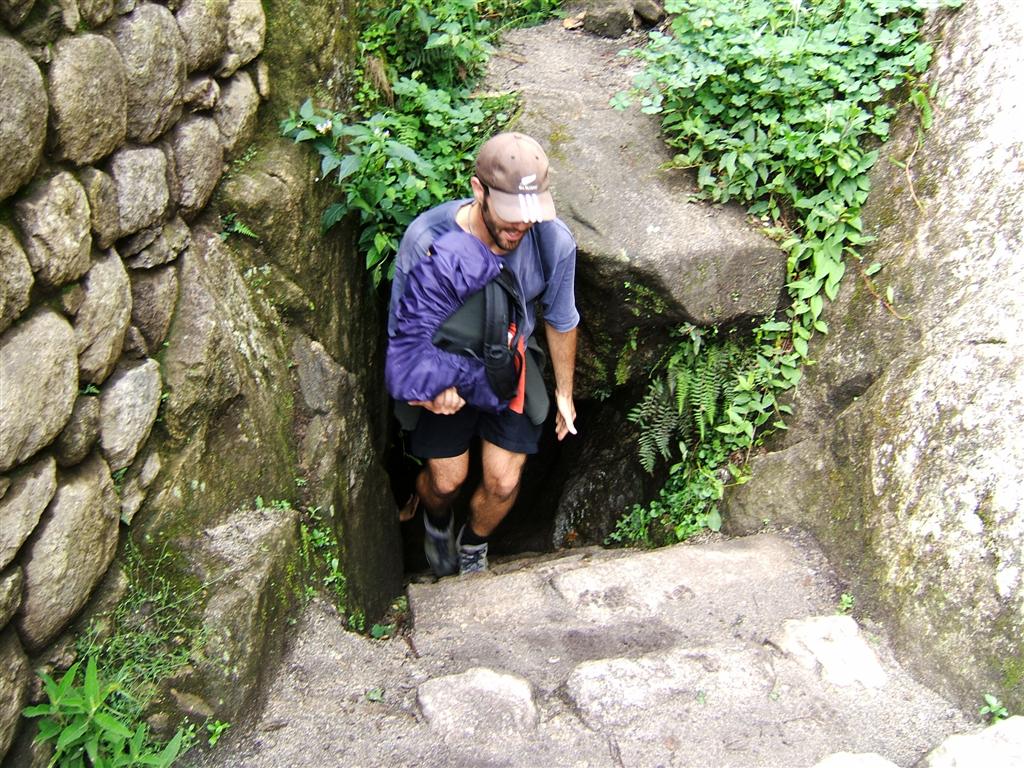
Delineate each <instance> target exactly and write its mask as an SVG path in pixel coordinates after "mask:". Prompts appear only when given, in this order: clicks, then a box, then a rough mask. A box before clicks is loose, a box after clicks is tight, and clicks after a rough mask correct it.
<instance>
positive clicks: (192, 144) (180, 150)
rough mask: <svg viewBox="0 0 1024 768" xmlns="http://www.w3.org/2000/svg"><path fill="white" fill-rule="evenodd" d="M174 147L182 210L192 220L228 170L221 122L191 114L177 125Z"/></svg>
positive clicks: (187, 218)
mask: <svg viewBox="0 0 1024 768" xmlns="http://www.w3.org/2000/svg"><path fill="white" fill-rule="evenodd" d="M170 146H171V151H172V153H173V156H174V172H175V175H176V177H177V180H178V188H179V192H178V199H177V202H178V206H179V212H180V213H181V215H182V217H183V218H185V219H186V220H189V219H191V218H193V217H194V216H195V215H196V214H197V213H199V211H201V210H202V209H203V208H204V207H205V206H206V203H207V202H209V200H210V196H211V195H212V194H213V190H214V188H216V186H217V182H218V181H219V180H220V176H221V173H222V172H223V170H224V167H223V166H224V150H223V148H222V147H221V137H220V131H219V130H218V129H217V123H216V122H214V120H213V119H212V118H210V117H203V116H199V115H190V116H189V117H186V118H184V119H183V120H181V122H179V123H178V124H177V125H176V126H175V127H174V130H173V132H172V133H171V137H170Z"/></svg>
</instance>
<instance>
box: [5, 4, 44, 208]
mask: <svg viewBox="0 0 1024 768" xmlns="http://www.w3.org/2000/svg"><path fill="white" fill-rule="evenodd" d="M18 5H21V4H18ZM31 6H32V4H31V3H26V4H24V5H23V6H22V7H24V8H26V10H25V12H26V13H27V12H28V11H27V8H31ZM5 9H8V12H5ZM0 14H2V15H3V16H5V17H6V18H8V19H9V18H11V16H15V17H17V16H18V15H20V13H19V12H15V11H14V9H13V8H12V7H11V6H10V5H8V3H7V0H4V1H3V2H0ZM0 83H3V84H4V97H3V99H0V168H3V169H4V172H3V174H0V200H5V199H6V198H8V197H10V196H11V195H12V194H14V192H15V191H16V190H17V189H18V188H19V187H21V185H22V184H24V183H25V182H26V181H28V180H29V179H30V178H32V174H33V173H35V170H36V167H37V166H38V165H39V160H40V159H41V158H42V156H43V145H44V143H45V141H46V119H45V115H46V110H47V103H48V102H47V99H46V89H45V88H44V86H43V76H42V74H40V72H39V67H38V66H36V63H35V62H34V61H32V58H31V57H30V56H29V55H28V52H27V51H26V50H25V49H24V48H23V47H22V46H21V45H20V44H19V43H18V42H17V41H15V40H12V39H11V38H9V37H0Z"/></svg>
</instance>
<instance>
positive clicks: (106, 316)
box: [0, 0, 401, 757]
mask: <svg viewBox="0 0 1024 768" xmlns="http://www.w3.org/2000/svg"><path fill="white" fill-rule="evenodd" d="M309 11H310V13H309V14H308V16H309V18H310V19H323V18H325V17H326V18H329V19H331V20H332V21H331V22H330V23H329V24H320V25H317V28H316V30H315V31H312V32H310V33H309V34H308V35H307V34H305V32H306V30H298V31H299V34H292V33H295V32H296V31H297V30H296V29H295V24H296V23H299V22H296V21H295V19H296V18H297V17H296V15H295V13H293V9H290V8H288V7H281V8H279V9H277V10H276V13H278V14H279V15H280V16H281V18H280V19H275V18H273V17H270V18H268V17H267V16H265V15H264V9H263V6H262V5H261V3H260V1H259V0H180V2H168V3H167V4H157V3H148V2H139V1H137V0H77V2H75V0H71V1H70V2H60V3H57V2H50V1H48V0H0V20H2V24H3V26H2V28H0V94H2V95H0V168H2V169H3V173H2V175H0V400H2V408H0V757H2V756H3V754H4V753H5V752H6V751H7V750H8V747H9V745H10V744H11V741H12V739H13V738H14V735H15V732H16V730H17V728H18V713H19V711H20V709H21V707H22V706H24V704H25V703H26V702H27V701H28V698H29V696H30V689H31V679H32V674H31V671H30V670H31V668H33V667H35V666H38V665H39V664H41V663H47V662H48V661H49V660H51V659H55V658H57V656H58V655H59V654H58V649H65V650H66V649H67V647H69V637H73V634H74V631H75V629H76V627H78V626H80V625H81V622H82V621H83V617H85V616H88V615H89V614H90V612H91V611H92V610H93V609H92V608H91V606H90V601H91V600H93V601H95V600H97V599H98V596H99V593H103V592H105V587H103V586H102V585H104V584H107V583H115V584H116V583H118V579H117V578H115V576H116V573H117V571H118V568H117V551H118V546H119V542H120V541H123V540H124V538H125V537H126V536H129V535H130V536H131V537H132V538H133V539H134V540H135V541H136V542H137V543H138V544H139V546H140V547H141V548H143V550H145V549H147V548H156V547H165V546H170V547H171V548H172V549H173V550H175V551H177V552H180V553H182V554H183V555H184V557H183V558H179V560H180V562H182V563H183V566H182V568H183V569H184V570H185V571H188V570H189V569H190V568H192V569H193V570H197V569H198V570H200V571H202V570H205V571H209V572H217V570H218V568H220V569H221V570H222V571H224V572H227V573H235V572H237V573H240V574H241V573H251V572H252V571H251V569H250V568H248V567H247V564H246V561H245V557H244V556H247V557H260V552H263V553H264V554H266V553H267V552H271V553H273V554H274V557H276V558H278V560H276V561H275V562H277V565H273V564H270V565H268V564H267V563H261V564H260V565H261V568H260V573H263V572H264V571H265V574H266V575H265V579H264V580H265V581H266V584H262V585H261V587H260V590H257V589H256V588H255V587H253V586H252V584H251V583H250V582H253V578H249V580H248V581H246V582H245V588H244V589H242V588H241V587H239V585H238V584H237V583H236V584H228V585H227V586H226V587H225V590H227V591H225V592H224V593H223V594H224V595H228V596H229V597H224V596H223V595H222V596H221V597H219V598H218V596H217V594H216V590H211V593H212V597H211V600H210V605H209V606H207V608H206V615H205V616H204V617H203V621H204V622H206V624H207V625H208V629H210V632H209V636H210V637H212V638H213V639H214V641H215V642H217V643H222V642H223V641H224V638H225V637H228V638H230V637H231V635H232V632H233V631H235V632H236V633H237V630H238V628H239V627H248V629H242V631H241V634H243V635H244V636H243V637H238V638H234V639H233V640H232V642H233V643H234V645H233V646H232V647H231V648H229V649H224V648H222V647H221V645H218V646H217V652H218V655H219V656H221V657H223V658H224V659H225V660H226V659H228V658H229V657H230V656H232V654H234V655H235V656H236V657H237V660H238V662H239V664H238V665H237V666H238V667H244V668H245V669H243V671H242V672H240V673H237V674H236V673H235V672H232V673H231V674H227V673H225V672H224V669H225V667H226V664H221V665H220V668H219V669H218V670H213V671H211V670H206V671H204V670H203V669H201V668H200V669H198V670H195V671H194V672H193V679H191V680H177V681H175V684H176V686H177V689H176V693H177V694H180V695H179V696H178V699H177V701H178V707H177V708H178V709H179V710H188V709H189V707H188V706H185V705H183V704H181V702H182V701H186V700H187V701H189V702H192V703H193V704H194V703H195V702H196V701H197V697H202V698H201V704H202V706H200V707H199V710H200V711H202V710H203V709H204V707H205V708H206V709H207V710H208V711H210V712H215V713H217V714H218V716H222V717H223V719H231V718H233V717H235V716H237V715H238V713H239V712H240V711H241V710H242V709H243V708H244V707H245V706H246V705H247V704H248V703H250V700H251V697H252V695H253V693H254V691H255V690H256V688H257V682H258V677H259V675H260V674H261V669H262V668H263V667H265V666H266V664H270V663H272V660H273V653H274V649H275V648H279V647H280V644H281V641H282V639H283V638H282V637H281V636H280V632H279V630H278V628H277V627H276V626H275V625H274V621H273V620H274V617H275V616H277V615H278V613H279V612H278V610H277V608H275V607H268V606H267V605H266V603H267V601H268V599H270V598H268V597H267V595H268V594H271V595H274V594H277V595H278V600H279V602H281V600H284V602H287V600H288V598H287V596H283V595H281V594H280V593H281V584H280V583H275V580H276V581H277V582H279V581H280V578H279V577H280V573H281V572H283V567H281V565H280V562H281V558H284V559H287V558H288V557H292V556H293V555H294V535H295V530H296V527H297V523H296V520H295V518H294V516H291V517H289V516H282V517H280V519H276V520H271V521H266V520H263V518H262V517H261V516H260V515H256V516H255V517H253V515H254V513H252V512H250V511H247V510H246V507H247V506H249V507H251V506H252V501H253V499H254V498H255V497H256V496H263V497H264V498H266V499H274V498H282V499H292V500H294V499H296V498H298V497H299V495H300V492H299V490H298V489H299V487H300V485H301V484H300V485H297V484H296V482H295V480H296V478H300V477H302V478H307V484H306V485H302V486H301V487H302V493H304V494H306V497H305V499H304V500H306V501H308V502H309V503H315V504H317V505H319V506H321V507H322V508H323V510H324V513H325V514H327V515H328V516H332V514H333V519H334V521H335V522H336V523H337V525H338V528H339V532H340V535H341V536H342V539H343V542H344V544H345V557H346V561H347V562H346V564H347V565H350V567H351V570H352V572H353V576H352V584H351V589H352V594H353V596H354V600H355V601H356V604H357V605H358V606H361V607H363V608H364V609H365V610H366V612H367V614H371V615H372V614H373V613H374V612H375V611H379V610H380V609H381V606H382V605H383V604H386V602H387V600H388V599H389V598H390V596H391V595H393V594H394V593H395V592H396V591H397V590H398V588H399V587H400V578H401V565H400V562H398V559H397V519H396V516H395V515H394V513H393V505H392V504H391V501H390V498H389V495H388V493H387V482H386V478H385V477H384V475H383V471H382V470H381V469H380V467H379V463H378V462H377V454H378V453H379V451H380V445H379V440H380V437H379V434H380V431H379V430H377V429H376V425H377V423H378V420H379V418H380V417H379V416H378V415H377V414H378V413H382V412H383V409H381V408H379V406H380V401H379V398H380V394H379V392H380V387H379V382H377V381H375V379H374V376H375V374H374V372H375V371H376V369H377V366H375V365H373V361H374V359H375V358H376V356H378V355H379V333H378V332H377V330H376V329H377V324H376V320H377V316H376V315H375V312H374V306H375V301H374V298H373V297H372V296H371V295H370V294H369V292H368V291H367V290H366V289H365V282H364V280H365V278H364V276H363V273H362V270H361V268H360V267H359V265H358V256H357V254H355V252H354V249H353V248H352V247H351V243H350V237H348V236H347V235H346V234H345V233H341V234H339V235H336V236H334V237H333V238H323V237H321V235H320V233H319V227H318V226H317V225H316V219H317V217H318V216H319V211H320V210H322V208H323V203H324V200H323V196H324V194H325V193H324V192H322V191H317V190H315V189H314V188H313V185H314V181H315V163H314V160H313V159H312V158H311V157H309V156H308V155H306V154H305V153H303V152H301V151H300V149H299V148H293V147H291V146H289V145H288V144H287V143H286V142H285V141H284V140H282V139H281V138H280V137H279V136H277V134H276V130H275V126H276V122H277V120H278V119H280V117H282V116H283V115H282V114H281V112H280V109H278V111H277V113H276V114H273V115H268V114H267V109H266V106H265V105H266V104H267V99H268V98H269V97H270V95H271V92H270V85H271V73H270V71H269V70H270V68H269V66H268V65H267V63H266V61H267V60H271V61H279V62H281V66H282V67H284V66H287V67H289V68H294V67H297V65H296V61H302V60H304V59H305V55H304V54H302V52H301V51H296V50H295V46H296V41H297V40H298V41H305V42H306V44H307V45H309V46H314V47H315V48H316V56H315V61H316V62H318V63H316V64H314V65H311V66H308V67H298V69H299V70H300V72H301V76H297V75H296V73H295V72H294V71H289V72H288V73H287V77H286V78H285V80H286V82H287V84H288V88H287V89H286V91H285V92H284V93H283V94H281V93H279V94H278V97H279V99H288V100H292V99H294V102H293V105H297V104H298V103H299V102H298V99H299V95H300V93H301V94H302V97H303V98H304V97H305V96H306V95H310V94H311V93H312V92H313V90H314V88H320V89H324V88H325V85H324V84H325V82H326V83H327V86H330V85H331V84H332V80H333V79H335V78H336V77H337V70H338V68H339V62H344V61H346V60H349V59H347V58H346V57H347V55H348V52H347V50H346V49H345V47H344V44H345V36H344V35H343V34H342V33H341V32H340V31H339V30H343V29H344V27H345V25H346V24H347V21H346V17H345V14H344V8H343V7H340V6H339V4H337V3H333V2H325V3H318V4H314V5H311V6H309ZM275 25H276V26H275ZM268 29H269V30H271V34H270V35H268ZM275 29H278V30H280V34H278V36H277V38H276V41H275V39H274V36H273V31H274V30H275ZM325 43H327V44H325ZM264 53H265V54H266V55H262V54H264ZM295 56H301V58H299V59H296V58H295ZM261 103H263V104H264V108H263V110H260V106H261ZM278 107H280V105H279V104H278ZM225 180H226V181H227V183H226V184H224V183H222V182H223V181H225ZM228 213H232V214H235V215H237V216H238V217H239V220H242V221H245V222H246V223H247V226H250V227H254V228H255V229H256V230H257V231H258V232H259V238H258V239H257V240H254V241H252V242H238V241H239V240H245V238H243V237H234V238H232V239H226V237H225V235H224V234H223V233H222V232H221V230H222V223H221V222H222V219H221V216H222V215H226V214H228ZM350 314H353V315H355V318H356V319H355V320H353V321H351V322H343V321H346V320H347V319H348V316H349V315H350ZM349 370H355V371H356V372H355V373H349V372H348V371H349ZM237 520H254V521H255V522H253V523H252V524H251V525H243V524H233V521H237ZM253 531H256V532H257V533H258V532H260V531H266V532H267V534H266V535H268V536H272V537H273V540H272V542H271V543H267V542H263V543H260V544H258V546H254V540H255V541H257V542H258V540H259V535H255V534H254V533H253ZM254 536H255V539H254ZM232 540H234V541H240V542H243V543H244V544H245V546H234V547H232V546H230V542H231V541H232ZM227 551H231V552H232V553H234V554H233V555H232V557H231V558H230V559H229V560H225V559H224V558H225V557H226V556H224V555H223V553H224V552H227ZM239 552H241V553H242V554H239ZM243 555H244V556H243ZM367 559H369V560H370V563H369V565H365V564H363V561H365V560H367ZM195 563H199V564H200V565H196V566H195V567H194V568H193V566H192V565H191V564H195ZM223 563H229V565H223ZM218 564H220V565H218ZM229 581H230V580H229ZM231 590H234V591H231ZM261 590H262V591H261ZM274 590H276V592H275V591H274ZM231 595H234V596H235V597H232V596H231ZM239 595H240V597H238V596H239ZM108 597H109V596H108ZM228 603H230V604H231V605H232V608H231V609H230V610H229V609H223V610H221V609H218V608H217V606H218V605H224V604H228ZM278 607H279V606H278ZM218 611H219V612H218ZM231 611H235V613H231ZM243 614H244V615H246V616H249V615H251V616H256V614H258V615H259V617H258V620H256V619H252V620H251V621H249V620H248V619H245V620H241V619H239V618H238V617H239V615H243ZM247 621H248V624H246V622H247ZM218 627H223V628H225V629H224V631H223V632H220V633H219V634H218V631H217V628H218ZM275 633H276V634H275ZM268 637H269V640H268ZM64 658H65V661H66V658H67V657H66V655H65V657H64ZM260 660H262V661H264V662H266V664H264V663H257V662H259V661H260ZM246 670H248V672H246ZM206 672H210V674H205V673H206ZM170 701H171V704H170V705H169V706H172V708H173V704H174V701H173V700H170ZM23 730H24V729H23Z"/></svg>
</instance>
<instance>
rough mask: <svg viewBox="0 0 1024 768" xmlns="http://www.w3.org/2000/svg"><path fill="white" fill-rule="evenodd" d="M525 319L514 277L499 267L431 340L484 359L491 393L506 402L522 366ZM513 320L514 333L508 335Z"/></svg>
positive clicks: (455, 351)
mask: <svg viewBox="0 0 1024 768" xmlns="http://www.w3.org/2000/svg"><path fill="white" fill-rule="evenodd" d="M525 319H526V306H525V303H524V301H523V299H522V298H521V297H520V296H519V292H518V291H517V290H516V285H515V280H514V278H513V277H512V275H511V274H509V272H508V271H507V270H505V269H502V270H501V271H500V272H498V275H497V277H495V278H494V279H493V280H491V281H490V282H489V283H487V285H485V286H484V287H483V288H482V289H481V290H479V291H477V292H476V293H474V294H473V295H472V296H470V297H469V298H468V299H466V301H465V302H464V303H463V304H462V306H461V307H459V309H457V310H456V311H455V312H454V313H452V315H451V316H450V317H449V318H448V319H447V320H445V321H444V323H442V325H441V327H440V328H438V329H437V331H436V332H435V333H434V336H433V339H432V341H433V342H434V344H435V345H436V346H438V347H440V348H441V349H443V350H445V351H447V352H454V353H455V354H458V355H466V356H467V357H472V358H474V359H476V360H479V361H480V362H481V363H483V366H484V370H485V372H486V374H487V382H488V383H489V384H490V385H491V389H493V390H494V394H495V395H497V396H498V399H499V400H502V401H505V402H507V401H509V400H511V399H512V398H513V397H514V396H515V394H516V389H517V385H518V383H519V376H520V373H521V372H522V370H523V355H522V352H520V350H519V346H520V340H521V339H522V334H523V324H524V322H525ZM512 323H515V333H514V334H513V335H512V337H511V338H509V328H510V327H511V325H512ZM481 329H482V332H481Z"/></svg>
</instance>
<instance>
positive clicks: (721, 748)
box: [195, 535, 976, 768]
mask: <svg viewBox="0 0 1024 768" xmlns="http://www.w3.org/2000/svg"><path fill="white" fill-rule="evenodd" d="M409 597H410V610H411V614H412V616H411V618H412V627H411V630H410V631H409V633H408V634H407V635H406V636H403V637H397V638H394V639H391V640H389V641H373V640H370V639H368V638H366V637H363V636H360V635H356V634H353V633H347V632H344V631H343V630H342V629H341V623H340V621H339V619H338V617H337V615H336V614H334V613H333V611H332V609H331V608H330V607H329V606H327V605H325V604H323V603H318V602H315V603H314V604H312V605H311V606H310V609H309V610H308V611H307V613H306V615H305V617H304V619H303V621H302V623H301V624H300V625H299V627H298V629H297V631H296V633H295V636H294V638H293V640H292V644H291V648H290V650H289V652H288V654H287V655H286V659H285V662H284V663H283V665H282V667H281V669H280V670H279V672H278V674H277V676H276V679H275V681H274V682H273V684H272V685H271V686H270V689H269V694H268V699H267V702H266V706H265V708H264V710H263V712H262V713H261V714H260V715H259V717H258V719H257V720H256V722H255V723H254V724H253V725H252V726H251V727H245V728H241V727H240V728H238V729H237V730H233V731H230V732H229V733H228V735H227V736H226V738H225V739H222V743H221V745H220V746H219V747H218V750H217V751H216V752H215V753H213V754H210V755H206V756H198V757H197V758H196V760H197V761H198V762H196V763H195V765H197V766H204V768H215V766H216V767H217V768H221V767H224V768H226V766H229V765H230V766H236V765H245V766H248V767H250V768H270V767H271V766H273V767H274V768H290V767H291V766H294V767H295V768H298V767H299V766H304V767H305V766H310V765H315V766H333V765H345V766H378V765H388V766H410V767H411V766H417V768H430V767H432V766H437V768H440V767H441V766H508V767H509V768H534V767H535V766H539V765H554V766H608V768H620V767H621V766H658V765H664V766H715V768H731V767H735V768H794V767H799V766H807V767H810V766H813V765H815V764H816V763H817V762H818V761H820V760H823V759H825V758H828V757H830V756H832V755H836V754H837V753H845V754H846V757H843V756H842V755H839V756H838V757H836V758H833V761H834V762H835V761H836V760H847V761H853V762H846V763H838V765H872V764H873V763H871V762H870V761H871V760H875V761H876V763H877V761H891V762H890V763H889V764H888V765H889V768H891V765H892V764H895V765H897V766H907V767H909V766H913V765H915V763H917V762H918V761H919V760H920V759H921V758H922V757H923V756H924V755H926V754H928V753H929V752H930V751H931V750H932V749H934V748H935V747H936V746H938V745H939V744H940V743H941V742H942V741H943V739H944V738H945V737H947V736H949V735H950V734H954V733H958V732H963V731H967V730H971V729H972V728H976V725H975V724H972V723H971V722H970V721H969V720H968V719H967V718H965V716H964V715H963V714H962V713H960V712H958V711H957V710H956V709H955V708H953V707H952V706H951V705H949V704H948V703H947V702H945V701H944V700H943V699H941V698H940V697H939V696H937V695H936V694H934V693H932V692H931V691H929V690H927V689H925V688H923V687H922V686H920V685H918V684H917V683H915V682H914V681H913V680H912V679H910V678H909V676H908V675H906V673H904V672H903V670H902V669H901V668H900V667H899V665H898V664H897V663H896V661H895V659H894V658H893V656H892V654H891V653H890V652H889V650H888V647H887V645H886V643H885V640H884V638H883V637H881V636H880V635H879V634H876V633H873V632H870V631H866V630H864V629H862V628H861V627H860V626H858V624H857V622H856V621H855V620H854V619H853V618H852V617H850V616H843V615H838V614H836V612H835V606H836V604H837V599H836V594H835V590H834V588H833V585H832V584H831V582H830V576H829V570H828V569H827V567H826V566H825V564H824V562H823V561H822V559H821V556H820V553H818V551H817V550H816V549H815V548H814V547H813V545H812V544H811V543H810V542H808V541H806V540H804V539H801V538H799V537H793V538H791V537H788V536H787V537H783V536H781V535H759V536H753V537H748V538H744V539H734V540H726V539H720V540H717V541H713V542H710V543H706V544H702V545H698V546H690V545H678V546H675V547H669V548H666V549H661V550H653V551H645V552H629V551H622V550H619V551H615V552H607V551H602V550H599V549H591V550H584V551H579V552H570V553H568V554H565V555H564V556H562V557H558V558H551V559H541V560H537V561H535V562H532V563H531V562H529V561H520V562H516V563H510V564H502V565H500V566H499V567H498V568H496V570H495V572H492V573H489V574H482V575H479V576H472V577H466V578H458V577H451V578H446V579H442V580H440V581H438V582H437V583H435V584H421V585H412V586H410V588H409ZM872 754H873V755H875V756H876V757H874V758H867V757H863V755H872ZM849 755H856V756H857V757H849ZM857 761H860V762H857ZM878 764H879V765H886V763H885V762H881V763H878ZM939 765H943V764H941V763H936V764H934V766H935V768H937V766H939Z"/></svg>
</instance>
